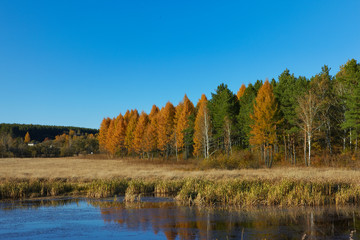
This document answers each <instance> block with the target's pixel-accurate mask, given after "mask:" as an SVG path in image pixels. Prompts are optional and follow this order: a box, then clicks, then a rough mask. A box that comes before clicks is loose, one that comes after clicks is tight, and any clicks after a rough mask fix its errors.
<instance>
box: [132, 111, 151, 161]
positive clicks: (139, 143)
mask: <svg viewBox="0 0 360 240" xmlns="http://www.w3.org/2000/svg"><path fill="white" fill-rule="evenodd" d="M148 123H149V117H148V115H147V114H146V113H145V112H141V114H140V117H139V121H138V122H137V125H136V129H135V133H134V150H135V152H136V153H138V154H140V155H142V156H143V155H144V151H145V148H144V146H143V143H144V141H143V139H144V135H145V130H146V127H147V125H148Z"/></svg>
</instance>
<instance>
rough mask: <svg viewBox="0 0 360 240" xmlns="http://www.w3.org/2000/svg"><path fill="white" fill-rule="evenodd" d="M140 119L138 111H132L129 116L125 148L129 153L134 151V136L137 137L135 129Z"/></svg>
mask: <svg viewBox="0 0 360 240" xmlns="http://www.w3.org/2000/svg"><path fill="white" fill-rule="evenodd" d="M138 119H139V113H138V111H137V110H136V109H135V110H131V112H130V115H129V123H128V124H127V127H126V136H125V147H126V149H127V151H128V153H132V152H133V151H134V136H135V129H136V125H137V122H138Z"/></svg>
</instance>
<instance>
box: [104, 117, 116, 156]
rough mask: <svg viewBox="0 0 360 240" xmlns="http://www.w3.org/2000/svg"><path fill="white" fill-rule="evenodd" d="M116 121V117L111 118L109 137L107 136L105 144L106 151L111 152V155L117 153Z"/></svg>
mask: <svg viewBox="0 0 360 240" xmlns="http://www.w3.org/2000/svg"><path fill="white" fill-rule="evenodd" d="M115 121H116V120H115V118H113V119H111V121H110V125H109V129H108V133H107V138H106V145H105V149H106V151H107V152H108V153H110V154H111V156H114V154H115V148H114V144H113V140H114V132H115Z"/></svg>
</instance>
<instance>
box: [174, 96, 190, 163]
mask: <svg viewBox="0 0 360 240" xmlns="http://www.w3.org/2000/svg"><path fill="white" fill-rule="evenodd" d="M194 111H195V108H194V104H193V103H192V102H191V101H190V100H189V98H188V97H187V96H186V94H185V96H184V99H183V101H182V107H181V110H180V113H179V114H178V113H176V115H177V118H178V119H177V122H176V146H177V149H180V150H182V149H183V148H185V151H184V154H183V157H184V159H187V158H188V157H189V154H190V147H191V145H192V135H193V128H192V125H193V124H192V122H193V120H192V119H191V116H192V115H193V114H194Z"/></svg>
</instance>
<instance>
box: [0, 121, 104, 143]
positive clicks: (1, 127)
mask: <svg viewBox="0 0 360 240" xmlns="http://www.w3.org/2000/svg"><path fill="white" fill-rule="evenodd" d="M70 130H73V131H75V133H76V134H78V135H81V134H86V133H87V134H94V135H95V134H97V133H98V132H99V130H97V129H91V128H81V127H63V126H47V125H32V124H8V123H1V124H0V135H8V134H9V135H10V136H11V137H12V138H24V137H25V134H26V133H27V132H28V133H29V134H30V136H31V140H35V141H37V142H42V141H44V140H45V139H49V140H51V139H55V137H56V136H58V135H61V134H63V133H65V134H69V132H70Z"/></svg>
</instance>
